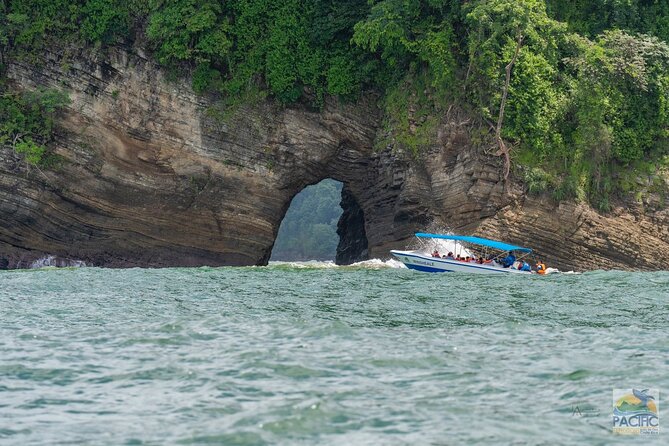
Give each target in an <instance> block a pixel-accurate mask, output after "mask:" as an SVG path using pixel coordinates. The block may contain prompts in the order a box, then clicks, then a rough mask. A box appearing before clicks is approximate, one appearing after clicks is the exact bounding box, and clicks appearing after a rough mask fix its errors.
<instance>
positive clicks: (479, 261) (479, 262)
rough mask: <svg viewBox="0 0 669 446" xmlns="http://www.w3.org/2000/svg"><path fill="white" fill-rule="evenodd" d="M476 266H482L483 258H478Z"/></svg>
mask: <svg viewBox="0 0 669 446" xmlns="http://www.w3.org/2000/svg"><path fill="white" fill-rule="evenodd" d="M478 264H479V265H483V256H481V257H479V260H478Z"/></svg>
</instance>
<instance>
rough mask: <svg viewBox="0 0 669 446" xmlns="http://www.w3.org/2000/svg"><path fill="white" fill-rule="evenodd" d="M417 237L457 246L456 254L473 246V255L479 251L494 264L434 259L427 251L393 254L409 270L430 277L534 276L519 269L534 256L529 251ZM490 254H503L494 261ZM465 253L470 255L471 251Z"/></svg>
mask: <svg viewBox="0 0 669 446" xmlns="http://www.w3.org/2000/svg"><path fill="white" fill-rule="evenodd" d="M416 237H418V238H419V239H438V240H450V241H453V242H456V243H457V244H456V245H455V247H454V249H453V252H455V251H457V250H465V249H466V248H464V247H463V244H468V246H469V245H471V246H473V248H470V249H471V250H472V251H473V250H475V249H476V250H477V251H479V256H483V257H485V258H491V257H492V258H493V259H494V260H492V261H491V263H476V262H464V261H462V260H455V259H452V258H442V257H433V255H432V254H430V253H429V252H426V251H425V249H421V250H415V251H398V250H392V251H390V253H391V254H392V255H393V256H394V257H395V258H397V260H399V261H400V262H402V263H404V265H406V267H407V268H409V269H414V270H417V271H423V272H429V273H445V272H459V273H472V274H532V272H531V271H521V270H520V269H518V266H519V264H521V265H522V263H523V262H522V258H523V257H524V256H526V255H528V254H530V253H531V252H532V250H531V249H530V248H524V247H522V246H515V245H510V244H508V243H504V242H499V241H496V240H488V239H484V238H480V237H470V236H465V235H442V234H426V233H422V232H419V233H417V234H416ZM488 250H492V251H493V253H500V254H498V255H497V256H496V257H494V255H495V254H493V255H489V254H488ZM465 252H466V253H467V255H469V251H465ZM514 253H518V257H516V256H515V254H514ZM456 255H457V254H456ZM510 255H513V257H509V256H510ZM511 259H513V260H511ZM509 263H510V264H509ZM506 265H508V266H506Z"/></svg>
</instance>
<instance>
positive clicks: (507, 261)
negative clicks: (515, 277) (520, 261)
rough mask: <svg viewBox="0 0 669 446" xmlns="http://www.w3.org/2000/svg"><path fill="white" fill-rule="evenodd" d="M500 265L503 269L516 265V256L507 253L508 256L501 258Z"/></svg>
mask: <svg viewBox="0 0 669 446" xmlns="http://www.w3.org/2000/svg"><path fill="white" fill-rule="evenodd" d="M501 263H502V266H503V267H504V268H509V267H511V266H512V265H513V264H514V263H516V256H514V255H513V253H512V252H509V255H508V256H506V257H505V258H503V259H502V262H501Z"/></svg>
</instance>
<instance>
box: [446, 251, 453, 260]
mask: <svg viewBox="0 0 669 446" xmlns="http://www.w3.org/2000/svg"><path fill="white" fill-rule="evenodd" d="M446 258H447V259H448V260H455V258H454V257H453V253H452V252H449V253H448V255H447V256H446Z"/></svg>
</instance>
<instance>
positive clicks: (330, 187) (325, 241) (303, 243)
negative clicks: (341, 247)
mask: <svg viewBox="0 0 669 446" xmlns="http://www.w3.org/2000/svg"><path fill="white" fill-rule="evenodd" d="M343 188H344V184H343V183H342V182H340V181H336V180H333V179H331V178H328V179H325V180H323V181H321V182H319V183H317V184H314V185H311V186H307V187H305V188H304V189H302V190H301V191H300V192H299V193H298V194H297V195H295V197H294V198H293V200H292V201H291V202H290V207H289V208H288V211H287V212H286V215H285V216H284V218H283V220H282V221H281V226H279V232H278V235H277V237H276V240H275V242H274V248H273V249H272V256H271V257H270V261H284V262H297V261H306V260H319V261H334V260H335V258H336V255H337V245H338V244H339V235H338V234H337V224H338V222H339V220H340V218H341V216H342V213H343V212H344V210H343V209H342V208H341V206H340V202H341V199H342V190H343Z"/></svg>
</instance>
